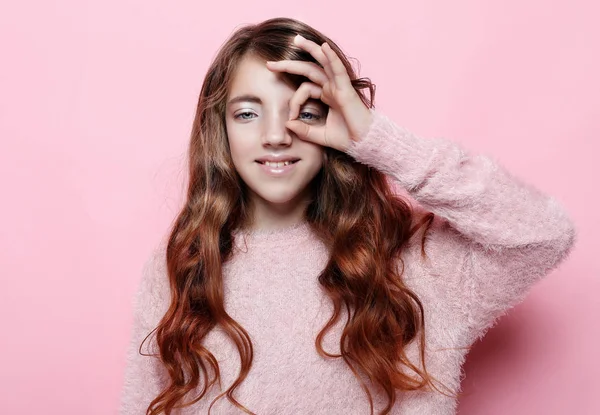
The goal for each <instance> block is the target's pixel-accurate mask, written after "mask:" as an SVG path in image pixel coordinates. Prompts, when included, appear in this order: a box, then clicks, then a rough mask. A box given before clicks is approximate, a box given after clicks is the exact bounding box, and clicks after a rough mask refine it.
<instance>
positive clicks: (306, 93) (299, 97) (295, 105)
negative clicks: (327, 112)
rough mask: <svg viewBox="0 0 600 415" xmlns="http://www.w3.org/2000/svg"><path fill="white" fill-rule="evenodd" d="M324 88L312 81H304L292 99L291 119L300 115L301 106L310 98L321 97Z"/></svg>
mask: <svg viewBox="0 0 600 415" xmlns="http://www.w3.org/2000/svg"><path fill="white" fill-rule="evenodd" d="M322 93H323V88H321V87H320V86H319V85H317V84H313V83H312V82H303V83H302V84H301V85H300V86H299V87H298V89H297V90H296V92H294V95H293V96H292V98H291V99H290V117H289V118H290V120H292V119H294V118H296V117H297V116H298V115H299V112H300V107H301V106H302V104H304V103H305V102H306V100H308V99H309V98H314V99H321V94H322Z"/></svg>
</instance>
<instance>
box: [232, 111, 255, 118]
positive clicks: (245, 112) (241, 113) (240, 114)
mask: <svg viewBox="0 0 600 415" xmlns="http://www.w3.org/2000/svg"><path fill="white" fill-rule="evenodd" d="M242 115H254V113H253V112H250V111H244V112H240V113H239V114H237V115H236V116H235V117H234V118H236V119H239V118H241V119H242V120H249V119H250V118H245V117H242Z"/></svg>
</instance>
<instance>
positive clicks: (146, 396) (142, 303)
mask: <svg viewBox="0 0 600 415" xmlns="http://www.w3.org/2000/svg"><path fill="white" fill-rule="evenodd" d="M164 261H165V259H164V251H163V250H161V249H157V250H155V251H154V252H153V253H152V254H151V255H150V257H149V258H148V259H147V260H146V262H145V264H144V266H143V271H142V277H141V281H140V283H139V286H138V288H137V291H136V294H135V296H134V299H133V327H132V330H131V336H130V341H129V346H128V350H127V358H126V366H125V375H124V383H123V388H122V391H121V400H120V407H119V414H120V415H142V414H145V413H146V409H147V408H148V406H149V405H150V402H151V401H152V400H153V399H154V398H156V397H157V396H158V394H159V393H160V392H161V391H162V389H163V388H164V387H165V386H166V385H167V381H168V374H167V372H166V370H165V369H164V367H163V366H162V364H161V362H160V360H159V358H158V357H154V356H144V355H142V354H140V345H142V341H144V338H145V337H146V336H147V335H148V334H149V333H150V332H151V331H152V330H154V328H155V327H156V326H157V325H158V323H159V321H160V319H161V318H162V316H163V315H164V313H165V312H166V307H167V306H168V302H169V299H170V297H169V296H168V295H169V287H168V278H167V275H166V271H165V269H166V268H165V262H164ZM141 352H142V353H143V354H145V355H148V354H158V347H157V345H156V338H155V333H152V335H151V336H149V337H148V338H147V339H146V340H145V341H144V344H143V345H142V347H141Z"/></svg>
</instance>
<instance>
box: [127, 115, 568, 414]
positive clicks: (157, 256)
mask: <svg viewBox="0 0 600 415" xmlns="http://www.w3.org/2000/svg"><path fill="white" fill-rule="evenodd" d="M371 111H372V113H373V115H374V122H373V124H372V125H371V128H370V130H369V131H368V133H367V134H366V135H365V136H364V137H363V138H362V139H361V140H360V141H358V142H355V143H353V144H352V146H351V148H350V149H349V150H348V154H350V155H351V156H353V157H354V158H355V159H356V160H357V161H359V162H361V163H364V164H367V165H370V166H372V167H374V168H376V169H378V170H380V171H382V172H384V173H386V174H387V175H388V176H390V177H391V178H393V180H395V182H396V184H397V185H399V186H400V188H401V189H402V190H403V191H405V192H406V194H407V195H408V196H410V198H411V199H412V200H411V203H413V205H414V206H415V207H416V208H418V207H419V205H421V208H424V209H425V210H428V211H431V212H433V213H435V214H436V220H435V221H434V222H433V224H432V227H431V229H430V234H429V235H430V236H429V237H428V239H427V242H426V248H427V255H428V257H429V260H428V261H425V262H422V261H421V260H420V238H417V239H418V241H417V242H414V243H412V244H411V245H409V246H408V248H407V249H405V250H404V252H403V254H402V255H403V259H404V261H405V264H406V267H405V271H404V280H405V282H406V284H407V285H408V286H409V287H410V288H411V289H412V290H414V292H415V293H416V294H417V295H418V296H419V298H420V299H421V301H422V303H423V306H424V308H425V327H426V339H427V343H426V358H427V360H426V364H427V369H428V371H429V372H430V373H431V374H432V375H433V376H434V377H436V378H437V379H439V380H440V381H441V382H443V383H444V384H445V385H446V386H448V387H451V388H453V389H454V390H455V391H459V390H460V382H461V380H462V377H463V375H464V373H463V372H462V365H463V363H464V361H465V356H466V354H467V352H468V349H467V348H468V347H469V346H470V345H472V344H473V343H474V342H475V341H476V340H477V339H478V338H481V337H483V335H484V334H485V332H486V331H487V330H488V329H489V328H490V327H492V326H493V325H494V324H495V322H496V320H497V318H498V317H500V316H502V315H504V314H505V313H506V312H507V311H508V310H509V309H510V308H512V307H513V306H514V305H516V304H517V303H519V302H521V301H522V300H523V299H524V297H525V295H526V294H527V292H528V291H529V289H530V288H531V286H532V285H533V284H534V283H535V282H536V281H538V280H540V279H541V278H543V277H544V276H545V275H547V274H548V273H549V272H550V271H551V270H553V269H554V268H556V267H557V266H558V265H559V263H560V262H561V261H563V260H564V259H565V258H566V257H567V255H568V254H569V252H570V251H571V248H572V247H573V245H574V242H575V239H576V231H575V228H574V225H573V222H572V221H571V219H570V218H569V216H568V215H567V213H566V212H565V209H564V208H563V207H562V206H561V205H560V204H559V203H558V202H557V200H556V199H554V198H553V197H551V196H549V195H546V194H544V193H542V192H540V191H539V190H537V189H536V188H535V187H532V186H530V185H527V184H525V183H523V182H522V181H520V180H519V179H517V178H515V177H514V176H512V175H511V174H510V173H509V172H507V171H506V170H505V169H504V168H503V167H501V166H500V165H499V164H497V163H496V162H495V161H493V160H492V159H491V158H489V157H485V156H482V155H469V154H468V153H466V152H465V150H464V149H462V148H461V147H460V146H459V145H457V144H456V143H454V142H451V141H449V140H446V139H441V138H438V139H424V138H420V137H417V136H415V135H413V134H412V133H410V132H409V131H407V130H406V129H403V128H401V127H399V126H397V125H396V124H395V123H394V122H393V121H391V120H390V119H389V118H387V117H386V116H385V115H383V114H381V113H379V112H377V111H375V110H371ZM409 200H410V199H409ZM414 202H417V203H418V204H415V203H414ZM237 239H239V241H238V242H237V247H238V248H240V249H238V250H236V253H235V255H234V257H233V259H232V260H231V261H229V262H228V263H226V264H224V274H223V278H224V287H225V306H226V309H227V310H228V312H229V314H230V315H231V316H232V317H233V318H234V319H235V320H237V321H238V322H239V323H240V324H241V325H242V326H243V327H244V328H245V329H246V330H247V331H248V333H249V334H250V336H251V338H252V342H253V345H254V353H255V355H254V361H253V364H252V368H251V370H250V373H249V377H248V378H246V379H245V380H244V382H243V383H242V384H241V386H240V387H239V388H238V389H237V390H236V395H235V396H236V397H237V399H238V401H239V402H241V403H242V404H243V405H244V406H246V407H247V408H248V409H250V410H251V411H253V412H254V413H257V414H259V415H270V414H328V415H332V414H339V415H351V414H361V415H365V414H369V403H368V401H367V397H366V394H365V393H364V391H363V390H362V389H361V387H360V385H359V382H358V380H357V379H356V378H355V377H354V374H353V373H352V372H351V370H350V369H349V368H348V366H346V364H345V363H344V362H343V360H342V359H328V360H325V359H323V358H321V357H320V356H319V355H318V354H317V352H316V350H315V344H314V340H315V337H316V335H317V333H318V331H319V330H320V329H321V328H322V327H323V326H324V324H325V322H326V320H327V319H328V318H329V317H330V315H331V311H332V307H331V306H330V300H329V299H328V298H327V297H326V296H325V295H324V293H323V292H322V291H321V290H320V287H319V284H318V281H317V279H316V276H317V275H318V274H319V272H320V271H321V270H322V269H323V267H324V266H325V264H326V261H327V247H325V246H323V245H322V244H321V243H320V242H319V241H318V240H317V239H316V238H315V237H314V236H313V235H312V234H311V231H310V229H309V227H308V226H307V225H306V224H300V225H295V226H292V227H288V228H286V229H281V230H277V231H262V232H254V233H252V234H248V235H247V237H246V245H244V243H243V238H237ZM267 287H268V288H267ZM168 290H169V287H168V284H167V275H166V271H165V251H164V244H161V246H160V247H159V248H157V249H156V250H155V252H154V253H153V254H152V256H151V257H150V259H149V260H148V261H147V263H146V265H145V267H144V271H143V276H142V280H141V283H140V287H139V290H138V292H137V294H136V298H135V303H134V315H135V320H134V326H133V330H132V337H131V343H130V348H129V352H128V357H127V366H126V369H125V382H124V387H123V390H122V396H121V406H120V413H121V414H130V415H134V414H135V415H140V414H145V409H146V407H147V406H148V404H149V402H150V401H151V400H152V399H153V398H154V397H155V396H156V395H157V394H158V393H159V390H160V389H161V387H162V385H163V384H162V383H161V382H164V381H165V377H164V375H165V372H164V371H163V369H162V368H161V366H160V364H159V361H158V360H157V359H155V358H151V357H144V356H140V355H139V354H138V347H139V345H140V343H141V341H142V339H143V338H144V337H145V336H146V335H147V334H148V333H149V332H150V331H151V330H152V329H153V328H154V327H155V326H156V325H157V323H158V321H159V319H160V318H161V317H162V315H163V314H164V313H165V311H166V309H167V307H168V305H169V304H168V303H169V301H170V296H169V291H168ZM342 311H343V313H342V318H341V319H340V322H339V323H338V325H337V326H336V331H335V336H334V335H333V333H334V332H330V334H329V335H328V336H327V337H326V341H325V342H324V344H323V346H324V349H325V350H326V351H328V352H330V353H339V351H340V349H339V345H338V344H336V342H338V341H339V335H340V333H341V328H342V325H343V322H344V321H345V317H346V316H345V310H344V309H342ZM150 339H152V340H154V335H153V336H152V337H150ZM151 344H152V347H151V349H148V341H147V342H146V343H145V344H144V348H143V350H144V351H145V352H149V351H153V352H154V351H156V349H155V348H154V347H155V343H154V342H152V343H151ZM205 345H206V346H207V347H208V349H209V350H211V351H212V352H213V353H214V355H215V357H216V358H217V360H218V362H219V365H220V369H221V374H222V380H223V387H224V389H223V390H225V388H227V387H228V386H229V385H231V383H232V382H233V380H234V379H235V377H236V376H237V374H238V373H239V368H240V366H239V357H238V352H237V349H236V348H235V346H234V345H233V343H232V342H231V341H230V340H229V339H228V338H227V337H226V336H225V335H224V334H223V333H222V332H221V331H220V330H219V329H218V328H217V329H215V330H213V331H212V332H211V333H209V335H208V336H207V337H206V339H205ZM417 346H418V345H417V342H416V341H415V342H412V343H411V345H410V346H409V347H408V349H407V352H408V356H409V357H410V358H411V360H412V361H413V363H414V364H415V365H419V357H418V354H417V352H418V349H417ZM460 347H464V349H450V348H460ZM421 367H422V366H421ZM367 384H368V383H367ZM216 389H218V385H217V386H216V387H213V389H212V391H211V393H209V395H208V397H205V398H203V399H202V400H201V401H200V402H199V403H197V404H195V406H193V407H192V408H186V409H185V410H179V412H175V413H177V414H206V413H207V410H208V405H209V403H210V402H211V401H212V399H213V398H214V397H215V396H216V395H218V393H219V392H220V391H217V390H216ZM371 392H372V394H373V404H374V411H375V412H374V413H378V412H379V411H380V410H381V409H382V408H383V407H384V406H385V402H386V399H385V397H384V396H383V394H381V395H377V394H376V389H373V388H371ZM456 406H457V401H456V400H455V399H453V398H449V397H446V396H444V395H442V394H440V393H438V392H410V393H403V394H401V393H399V394H398V400H397V403H396V405H395V406H394V408H393V410H392V414H402V415H432V414H435V415H445V414H448V415H449V414H455V413H456ZM238 413H239V414H242V413H243V412H242V411H241V410H240V409H238V408H236V407H235V406H234V405H233V404H231V403H230V402H229V401H228V400H227V398H226V397H222V398H221V399H219V400H218V401H217V402H216V403H215V404H214V405H213V407H212V409H211V414H238Z"/></svg>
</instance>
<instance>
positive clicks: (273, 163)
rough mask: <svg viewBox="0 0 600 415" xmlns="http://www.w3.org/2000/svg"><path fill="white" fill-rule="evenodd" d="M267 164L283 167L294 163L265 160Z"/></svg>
mask: <svg viewBox="0 0 600 415" xmlns="http://www.w3.org/2000/svg"><path fill="white" fill-rule="evenodd" d="M264 164H265V165H267V166H269V167H278V168H281V167H283V166H287V165H289V164H292V162H291V161H283V162H281V161H280V162H274V161H265V163H264Z"/></svg>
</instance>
